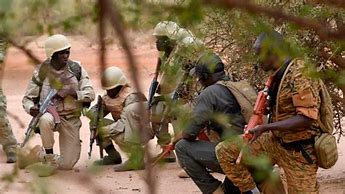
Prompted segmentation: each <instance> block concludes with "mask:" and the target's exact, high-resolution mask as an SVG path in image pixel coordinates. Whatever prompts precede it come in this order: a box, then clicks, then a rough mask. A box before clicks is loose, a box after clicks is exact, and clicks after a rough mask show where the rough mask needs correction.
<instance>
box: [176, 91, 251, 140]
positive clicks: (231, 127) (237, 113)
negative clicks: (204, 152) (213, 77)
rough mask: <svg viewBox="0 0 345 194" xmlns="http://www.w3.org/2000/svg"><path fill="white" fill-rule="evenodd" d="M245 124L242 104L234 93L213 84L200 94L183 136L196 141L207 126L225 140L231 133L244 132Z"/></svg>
mask: <svg viewBox="0 0 345 194" xmlns="http://www.w3.org/2000/svg"><path fill="white" fill-rule="evenodd" d="M223 118H226V119H228V120H224V119H223ZM224 121H225V122H224ZM224 124H225V125H224ZM244 125H245V120H244V118H243V116H242V114H241V108H240V105H239V104H238V102H237V100H236V98H235V97H234V96H233V94H232V93H231V92H230V91H229V89H228V88H226V87H225V86H223V85H220V84H213V85H210V86H208V87H206V88H205V89H204V90H203V91H202V92H201V93H200V95H199V96H198V98H197V101H196V104H195V107H194V109H193V114H192V119H191V123H190V124H189V125H188V127H187V128H186V129H185V131H184V133H183V137H184V139H187V140H190V141H194V140H195V139H196V137H197V136H198V134H199V132H200V131H201V130H202V129H203V128H205V127H207V128H208V129H210V130H214V131H215V132H217V133H218V134H219V136H220V137H221V139H222V140H224V139H226V138H228V137H229V136H231V135H235V134H241V133H243V127H244Z"/></svg>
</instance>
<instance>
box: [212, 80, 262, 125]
mask: <svg viewBox="0 0 345 194" xmlns="http://www.w3.org/2000/svg"><path fill="white" fill-rule="evenodd" d="M218 83H219V84H221V85H224V86H225V87H227V88H228V89H229V90H230V92H231V93H232V94H233V95H234V97H235V98H236V100H237V102H238V104H239V105H240V107H241V114H242V116H243V117H244V119H245V121H246V123H248V122H249V119H250V117H251V116H252V114H253V110H254V105H255V102H256V98H257V97H258V95H257V92H256V91H255V89H254V88H253V86H251V85H250V84H249V83H248V81H246V80H241V81H238V82H232V81H222V82H218Z"/></svg>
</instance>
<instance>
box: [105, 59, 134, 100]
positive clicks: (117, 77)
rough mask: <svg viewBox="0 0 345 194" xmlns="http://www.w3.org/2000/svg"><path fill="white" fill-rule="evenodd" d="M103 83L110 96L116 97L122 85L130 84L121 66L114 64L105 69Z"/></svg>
mask: <svg viewBox="0 0 345 194" xmlns="http://www.w3.org/2000/svg"><path fill="white" fill-rule="evenodd" d="M101 83H102V88H103V89H104V90H106V91H107V94H108V96H109V97H111V98H115V97H116V96H117V94H118V93H119V92H120V90H121V89H122V87H123V86H125V85H127V84H128V81H127V78H126V76H125V75H124V74H123V72H122V70H121V69H120V68H118V67H115V66H112V67H108V68H106V69H105V70H104V72H103V74H102V77H101Z"/></svg>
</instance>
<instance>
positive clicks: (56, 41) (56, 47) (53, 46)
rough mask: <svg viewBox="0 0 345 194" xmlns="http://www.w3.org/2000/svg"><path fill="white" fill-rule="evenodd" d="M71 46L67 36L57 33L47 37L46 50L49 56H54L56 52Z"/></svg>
mask: <svg viewBox="0 0 345 194" xmlns="http://www.w3.org/2000/svg"><path fill="white" fill-rule="evenodd" d="M70 47H71V44H70V42H69V41H68V39H67V38H66V36H64V35H62V34H55V35H53V36H50V37H48V38H47V40H46V42H45V50H46V55H47V57H48V58H50V57H52V56H53V54H54V53H55V52H58V51H62V50H65V49H68V48H70Z"/></svg>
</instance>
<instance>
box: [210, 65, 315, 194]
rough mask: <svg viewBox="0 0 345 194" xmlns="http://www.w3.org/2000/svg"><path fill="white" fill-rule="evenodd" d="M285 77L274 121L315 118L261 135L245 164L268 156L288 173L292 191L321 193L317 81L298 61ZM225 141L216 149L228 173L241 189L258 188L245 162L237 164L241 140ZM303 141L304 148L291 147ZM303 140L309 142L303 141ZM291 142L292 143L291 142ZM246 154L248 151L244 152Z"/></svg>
mask: <svg viewBox="0 0 345 194" xmlns="http://www.w3.org/2000/svg"><path fill="white" fill-rule="evenodd" d="M293 63H294V64H293V65H292V66H291V67H290V68H289V69H288V70H287V73H286V76H285V78H284V79H283V80H282V83H280V84H281V89H280V94H279V96H277V102H278V104H279V108H278V112H277V110H276V109H275V108H276V106H275V107H273V113H272V116H273V122H277V121H281V120H284V119H287V118H290V117H292V116H295V115H304V116H306V117H308V118H310V119H312V120H313V124H312V127H311V128H305V129H300V130H298V131H296V130H294V131H293V130H286V131H270V132H267V133H264V134H262V135H261V136H260V137H259V138H258V139H257V140H255V141H254V142H253V143H252V144H250V145H249V146H248V151H249V153H250V154H248V155H247V154H245V155H244V158H243V163H244V164H246V165H250V163H251V162H252V161H255V159H253V157H257V156H267V157H268V158H269V159H270V162H272V164H277V165H278V166H279V167H281V168H282V169H283V170H284V172H285V175H286V179H287V185H288V192H289V193H318V184H317V181H316V172H317V169H318V165H317V159H316V155H315V150H314V144H313V143H312V142H313V139H314V137H315V136H316V135H318V134H319V126H318V124H317V119H318V117H319V108H320V96H319V84H318V82H317V80H312V79H310V78H308V77H306V76H305V75H303V73H302V68H303V61H301V60H295V61H294V62H293ZM237 140H238V141H233V140H232V141H231V140H228V141H225V142H222V143H220V144H219V145H218V146H217V148H216V153H217V158H218V160H219V163H220V165H221V166H222V169H223V170H224V172H225V174H226V175H227V176H228V177H229V179H231V180H232V181H233V183H234V184H235V185H236V186H238V187H239V188H240V190H241V191H248V190H251V189H253V188H254V187H255V183H254V181H253V178H252V177H251V175H250V173H249V171H248V169H247V168H246V167H245V166H243V165H236V162H235V161H236V159H237V157H238V154H239V150H240V147H241V145H242V144H243V141H242V139H237ZM297 141H298V142H301V144H300V145H302V146H303V148H304V149H303V150H304V151H305V152H306V153H307V155H308V156H309V157H310V159H311V160H312V163H310V162H311V161H310V162H308V161H307V160H308V157H306V154H305V153H304V154H303V151H301V150H297V149H296V148H295V147H293V146H290V145H292V144H293V143H294V142H295V143H296V142H297ZM302 142H307V143H305V144H302ZM289 143H290V144H289ZM245 153H247V152H245Z"/></svg>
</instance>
